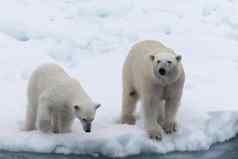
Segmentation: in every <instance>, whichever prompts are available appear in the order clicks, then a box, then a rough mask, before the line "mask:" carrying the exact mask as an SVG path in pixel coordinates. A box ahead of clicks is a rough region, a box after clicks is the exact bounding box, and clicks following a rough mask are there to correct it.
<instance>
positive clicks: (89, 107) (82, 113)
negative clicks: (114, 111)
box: [73, 102, 101, 132]
mask: <svg viewBox="0 0 238 159" xmlns="http://www.w3.org/2000/svg"><path fill="white" fill-rule="evenodd" d="M100 106H101V104H95V103H93V102H87V103H83V104H82V103H78V104H77V103H74V104H73V112H74V114H75V116H76V118H78V119H79V120H80V122H81V124H82V126H83V130H84V131H85V132H91V125H92V122H93V120H94V118H95V114H96V110H97V109H98V108H99V107H100Z"/></svg>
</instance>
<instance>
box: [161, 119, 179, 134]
mask: <svg viewBox="0 0 238 159" xmlns="http://www.w3.org/2000/svg"><path fill="white" fill-rule="evenodd" d="M163 129H164V132H165V133H166V134H171V133H173V132H176V130H177V123H176V122H175V121H170V122H166V123H165V124H164V125H163Z"/></svg>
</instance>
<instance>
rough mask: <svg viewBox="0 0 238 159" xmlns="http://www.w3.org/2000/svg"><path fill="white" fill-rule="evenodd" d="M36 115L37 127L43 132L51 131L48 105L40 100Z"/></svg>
mask: <svg viewBox="0 0 238 159" xmlns="http://www.w3.org/2000/svg"><path fill="white" fill-rule="evenodd" d="M38 109H39V110H38V115H37V127H38V129H39V130H40V131H42V132H44V133H50V132H52V127H51V116H50V115H51V114H50V110H49V106H48V105H47V104H46V103H45V102H42V103H40V104H39V107H38Z"/></svg>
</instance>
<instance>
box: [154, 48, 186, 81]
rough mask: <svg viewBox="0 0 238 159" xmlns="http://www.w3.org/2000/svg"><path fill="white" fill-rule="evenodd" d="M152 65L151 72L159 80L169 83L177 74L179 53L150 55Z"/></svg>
mask: <svg viewBox="0 0 238 159" xmlns="http://www.w3.org/2000/svg"><path fill="white" fill-rule="evenodd" d="M150 60H151V62H152V66H153V73H154V75H155V77H156V78H157V79H159V80H160V81H161V82H166V83H169V82H171V81H174V80H175V79H176V78H177V77H178V74H179V64H180V62H181V60H182V56H181V55H176V54H173V53H166V52H165V53H155V54H151V55H150Z"/></svg>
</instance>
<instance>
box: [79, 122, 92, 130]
mask: <svg viewBox="0 0 238 159" xmlns="http://www.w3.org/2000/svg"><path fill="white" fill-rule="evenodd" d="M81 123H82V126H83V130H84V131H85V132H86V133H90V132H91V127H92V120H87V119H82V120H81Z"/></svg>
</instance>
